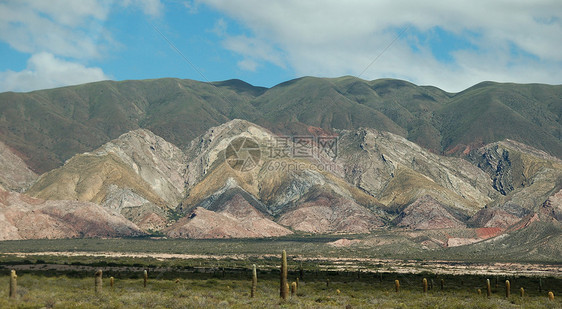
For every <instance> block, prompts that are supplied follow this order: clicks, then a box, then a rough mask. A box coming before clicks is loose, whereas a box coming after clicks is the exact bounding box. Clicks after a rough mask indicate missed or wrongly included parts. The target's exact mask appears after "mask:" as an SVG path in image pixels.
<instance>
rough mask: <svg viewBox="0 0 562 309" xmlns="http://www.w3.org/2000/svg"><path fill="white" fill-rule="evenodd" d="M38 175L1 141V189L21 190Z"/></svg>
mask: <svg viewBox="0 0 562 309" xmlns="http://www.w3.org/2000/svg"><path fill="white" fill-rule="evenodd" d="M37 177H38V176H37V175H36V174H35V173H34V172H33V171H31V170H30V169H29V168H28V167H27V165H26V164H25V162H24V161H23V160H22V159H21V158H20V157H19V156H17V155H16V154H15V153H14V152H13V151H12V150H11V149H10V148H9V147H8V146H6V145H5V144H4V143H2V142H0V189H4V190H10V191H17V192H21V191H23V190H25V189H27V188H28V187H29V186H30V185H31V184H32V183H33V182H34V181H35V179H37Z"/></svg>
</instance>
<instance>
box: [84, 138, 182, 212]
mask: <svg viewBox="0 0 562 309" xmlns="http://www.w3.org/2000/svg"><path fill="white" fill-rule="evenodd" d="M94 153H96V154H97V155H104V154H105V153H113V154H116V155H117V156H118V157H119V158H120V159H121V160H122V161H123V162H124V163H125V164H126V165H128V166H130V167H131V168H132V169H133V170H134V171H135V172H136V173H137V174H139V175H140V176H141V177H142V179H143V180H144V181H146V183H148V184H149V185H150V187H151V188H152V190H153V191H154V192H156V194H158V196H159V197H160V198H162V199H163V200H164V201H166V203H167V204H168V205H171V206H175V205H177V204H178V203H179V201H180V200H181V198H183V193H184V186H185V179H184V177H185V173H186V158H185V155H184V153H183V152H182V151H181V150H180V149H179V148H178V147H176V146H175V145H173V144H171V143H168V142H167V141H165V140H164V139H163V138H161V137H159V136H157V135H155V134H154V133H152V132H150V131H149V130H145V129H138V130H134V131H130V132H128V133H125V134H123V135H121V136H120V137H119V138H117V139H115V140H113V141H111V142H108V143H106V144H105V145H103V146H102V147H100V148H99V149H98V150H96V151H94Z"/></svg>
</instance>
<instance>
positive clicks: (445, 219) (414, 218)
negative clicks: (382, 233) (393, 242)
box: [394, 195, 466, 230]
mask: <svg viewBox="0 0 562 309" xmlns="http://www.w3.org/2000/svg"><path fill="white" fill-rule="evenodd" d="M394 223H395V224H396V225H397V226H399V227H405V228H408V229H414V230H428V229H448V228H464V227H466V225H465V224H464V223H463V222H461V221H460V220H459V219H457V218H455V216H453V215H452V214H451V213H450V212H449V211H448V210H447V209H446V208H445V207H444V206H443V205H442V204H440V203H439V202H437V201H436V200H435V199H433V198H432V197H431V196H429V195H426V196H423V197H421V198H419V199H418V200H416V201H415V202H414V203H412V204H410V205H408V207H406V208H405V209H404V210H403V211H402V212H401V213H400V214H399V215H398V217H397V218H396V219H395V220H394Z"/></svg>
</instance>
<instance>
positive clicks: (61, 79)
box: [0, 53, 110, 91]
mask: <svg viewBox="0 0 562 309" xmlns="http://www.w3.org/2000/svg"><path fill="white" fill-rule="evenodd" d="M107 79H110V77H109V76H107V75H105V74H104V73H103V71H102V70H101V69H100V68H92V67H86V66H84V65H82V64H78V63H73V62H69V61H65V60H63V59H60V58H56V57H55V56H53V55H52V54H50V53H38V54H34V55H33V56H31V58H30V59H29V60H28V62H27V68H26V69H24V70H23V71H20V72H14V71H5V72H0V91H30V90H35V89H44V88H53V87H59V86H65V85H76V84H83V83H89V82H94V81H100V80H107Z"/></svg>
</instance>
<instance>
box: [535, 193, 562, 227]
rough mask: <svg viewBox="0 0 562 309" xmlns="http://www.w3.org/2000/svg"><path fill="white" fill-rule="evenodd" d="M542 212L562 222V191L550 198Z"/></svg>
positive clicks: (543, 206)
mask: <svg viewBox="0 0 562 309" xmlns="http://www.w3.org/2000/svg"><path fill="white" fill-rule="evenodd" d="M540 212H541V213H542V214H545V215H547V216H550V217H552V218H554V219H556V220H558V221H561V222H562V189H560V191H558V192H556V193H554V194H553V195H551V196H550V197H548V199H547V200H546V201H545V202H544V203H543V205H542V208H541V211H540Z"/></svg>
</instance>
